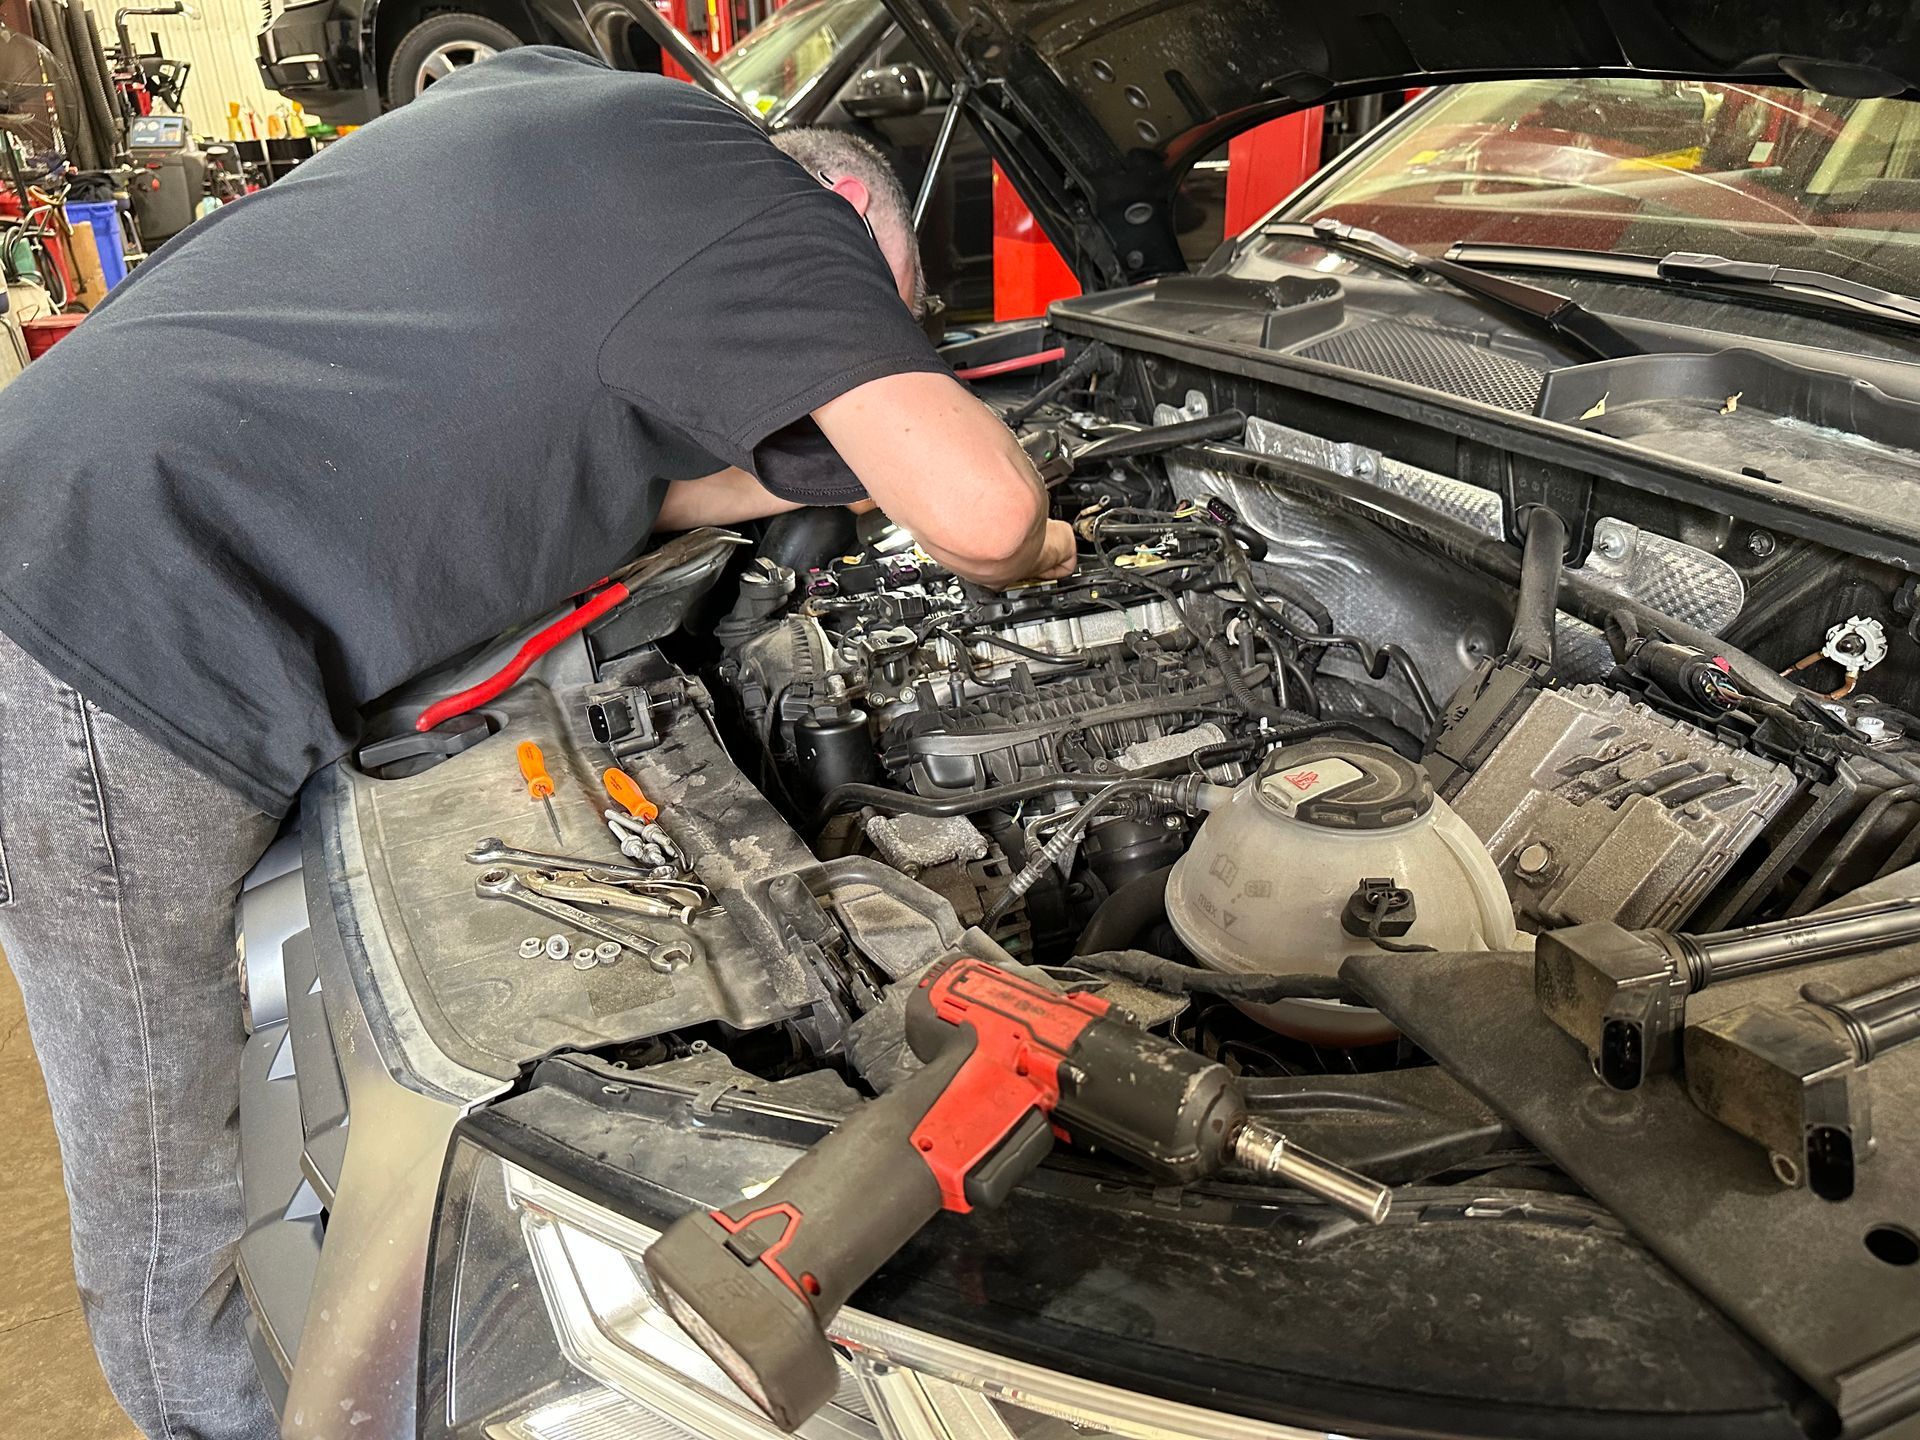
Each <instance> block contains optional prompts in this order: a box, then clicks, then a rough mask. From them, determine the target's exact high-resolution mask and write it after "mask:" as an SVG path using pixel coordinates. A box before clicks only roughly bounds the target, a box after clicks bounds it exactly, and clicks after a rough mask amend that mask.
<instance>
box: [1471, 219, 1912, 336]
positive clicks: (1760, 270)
mask: <svg viewBox="0 0 1920 1440" xmlns="http://www.w3.org/2000/svg"><path fill="white" fill-rule="evenodd" d="M1447 259H1449V260H1451V261H1453V262H1454V263H1455V264H1457V265H1468V266H1483V265H1484V266H1491V267H1493V268H1495V269H1502V268H1514V269H1537V270H1557V271H1563V272H1566V273H1569V274H1576V275H1591V276H1594V277H1596V278H1598V279H1603V280H1633V281H1639V282H1643V283H1646V284H1654V285H1670V286H1673V287H1674V288H1676V289H1690V290H1705V291H1711V292H1715V293H1718V294H1723V295H1743V294H1744V295H1753V294H1769V295H1772V296H1775V297H1777V298H1779V299H1781V300H1786V301H1793V302H1797V303H1798V304H1799V305H1800V306H1803V307H1805V308H1806V309H1808V310H1813V311H1822V312H1831V311H1836V310H1838V311H1844V312H1845V313H1847V314H1849V315H1865V316H1869V317H1871V318H1873V319H1876V320H1890V321H1894V322H1896V323H1898V324H1901V325H1920V300H1916V299H1914V298H1913V297H1912V296H1908V295H1902V294H1901V293H1900V292H1899V291H1897V290H1882V289H1881V288H1880V287H1879V286H1877V285H1868V284H1865V283H1863V282H1862V281H1859V280H1849V279H1848V278H1847V277H1846V276H1844V275H1832V274H1829V273H1828V272H1826V271H1824V270H1799V269H1795V268H1794V267H1792V266H1790V265H1775V264H1769V263H1766V262H1763V261H1758V260H1729V259H1728V258H1727V257H1726V256H1724V255H1699V254H1695V253H1693V252H1691V251H1685V250H1676V251H1675V252H1673V253H1672V254H1670V255H1664V256H1655V255H1634V254H1624V253H1619V252H1616V251H1611V250H1582V249H1576V248H1572V247H1563V246H1558V245H1513V244H1508V243H1505V242H1494V241H1466V240H1463V241H1461V242H1459V243H1458V244H1456V245H1454V246H1452V247H1451V248H1450V249H1448V251H1447Z"/></svg>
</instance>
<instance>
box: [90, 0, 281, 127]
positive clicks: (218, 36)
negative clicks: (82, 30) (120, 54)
mask: <svg viewBox="0 0 1920 1440" xmlns="http://www.w3.org/2000/svg"><path fill="white" fill-rule="evenodd" d="M134 3H140V0H134ZM187 3H188V5H189V6H190V7H191V8H192V10H193V12H194V14H193V17H192V18H191V19H189V18H188V17H186V16H184V15H130V16H128V17H127V29H128V31H129V32H130V33H131V34H132V36H133V43H134V48H136V49H138V50H148V49H151V48H152V42H151V40H150V39H149V37H150V36H151V35H152V34H153V33H154V32H155V31H158V32H159V33H160V43H161V48H162V49H163V50H164V51H165V52H166V53H167V54H168V55H171V56H173V57H174V58H176V59H180V60H188V61H191V62H192V63H193V69H192V71H191V72H189V73H188V75H187V94H186V106H185V109H186V112H187V114H188V115H189V116H190V117H191V118H192V120H193V128H194V130H195V131H196V132H197V133H198V134H201V135H211V136H213V137H214V138H215V139H225V138H226V134H227V105H228V103H229V102H231V101H234V100H238V101H239V102H240V105H241V107H242V112H241V115H242V121H241V123H242V125H243V126H244V124H245V112H246V111H247V110H249V109H251V110H253V111H255V112H257V113H258V114H259V116H260V133H261V135H262V136H265V134H266V133H267V116H268V115H269V114H271V113H272V112H274V111H276V110H278V109H280V108H281V107H282V106H284V105H285V104H286V103H287V102H286V100H285V98H284V97H282V96H280V95H277V94H275V93H274V92H273V91H271V90H269V89H267V87H266V86H264V85H262V84H261V83H260V72H259V70H258V69H257V68H255V66H254V63H253V61H254V56H255V55H256V54H258V53H259V51H258V48H257V42H256V40H255V38H254V37H255V34H256V32H257V30H258V27H259V24H260V20H261V17H262V15H263V13H264V7H263V6H262V3H261V0H187ZM93 11H94V15H95V17H96V18H97V19H99V20H100V21H101V22H102V26H103V29H105V28H107V27H110V26H111V25H112V23H113V5H111V4H104V3H102V0H94V4H93ZM243 133H244V132H243Z"/></svg>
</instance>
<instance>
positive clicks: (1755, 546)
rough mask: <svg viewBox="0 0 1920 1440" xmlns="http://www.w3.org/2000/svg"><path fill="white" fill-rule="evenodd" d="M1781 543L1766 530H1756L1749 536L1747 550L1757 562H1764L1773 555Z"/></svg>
mask: <svg viewBox="0 0 1920 1440" xmlns="http://www.w3.org/2000/svg"><path fill="white" fill-rule="evenodd" d="M1778 544H1779V542H1778V541H1776V540H1775V539H1774V538H1773V536H1772V535H1771V534H1769V533H1768V532H1767V531H1765V530H1756V531H1754V532H1753V533H1752V534H1751V535H1749V536H1747V549H1748V550H1749V551H1750V552H1752V554H1753V557H1754V558H1755V559H1756V560H1764V559H1766V558H1767V557H1768V556H1769V555H1771V554H1773V552H1774V550H1775V549H1776V548H1777V546H1778Z"/></svg>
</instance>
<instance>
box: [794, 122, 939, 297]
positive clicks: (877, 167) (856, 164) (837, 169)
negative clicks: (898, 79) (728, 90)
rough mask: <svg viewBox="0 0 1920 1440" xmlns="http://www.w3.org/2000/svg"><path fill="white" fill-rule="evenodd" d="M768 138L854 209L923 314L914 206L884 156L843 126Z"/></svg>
mask: <svg viewBox="0 0 1920 1440" xmlns="http://www.w3.org/2000/svg"><path fill="white" fill-rule="evenodd" d="M773 143H774V144H775V145H776V146H778V147H779V148H780V149H781V150H782V151H784V152H785V153H786V154H787V156H788V157H790V158H791V159H793V160H795V161H797V162H798V163H799V164H800V165H801V166H802V167H804V168H805V170H806V171H807V173H808V174H809V175H812V176H813V177H814V178H815V179H816V180H818V181H819V182H820V183H821V184H822V185H824V186H826V187H827V188H828V189H829V190H831V191H833V193H834V194H836V195H838V196H839V197H840V198H841V199H843V200H845V201H846V202H847V203H848V204H849V205H851V206H853V208H854V209H855V210H856V211H858V212H859V214H860V217H861V218H862V219H863V220H865V221H866V222H867V228H868V229H869V230H871V231H872V232H873V238H874V241H875V243H876V244H878V245H879V247H880V253H881V254H882V255H884V256H885V257H886V260H887V268H888V269H889V270H891V271H892V272H893V281H894V284H895V285H896V286H897V287H899V290H900V298H901V299H902V300H904V301H906V302H907V308H908V309H910V310H911V311H913V314H914V317H915V318H916V319H918V318H919V317H920V316H922V315H923V314H925V312H926V308H927V281H926V277H925V275H924V274H922V273H921V269H920V243H919V241H918V240H917V239H916V238H915V236H914V233H913V206H912V204H911V202H909V201H908V199H907V192H906V191H905V190H903V189H902V188H901V187H900V177H899V176H897V175H895V174H894V173H893V167H892V166H891V165H889V164H888V163H887V158H886V156H884V155H882V154H881V153H880V152H879V151H878V150H876V149H875V148H874V147H873V146H872V145H870V144H868V143H867V142H866V141H865V140H862V139H861V138H860V137H859V136H857V135H849V134H847V133H846V132H845V131H843V130H822V129H806V130H787V131H784V132H782V133H781V134H779V135H776V136H774V137H773Z"/></svg>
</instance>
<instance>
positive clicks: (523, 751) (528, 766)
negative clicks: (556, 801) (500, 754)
mask: <svg viewBox="0 0 1920 1440" xmlns="http://www.w3.org/2000/svg"><path fill="white" fill-rule="evenodd" d="M514 753H515V754H517V755H518V756H519V757H520V775H521V778H522V779H524V780H525V781H526V782H527V794H528V795H529V796H530V797H531V798H533V799H535V800H538V801H539V802H540V803H541V804H542V805H544V806H546V807H547V824H549V825H550V826H552V827H553V839H554V843H555V844H561V843H564V842H562V841H561V839H560V818H559V816H557V815H555V814H554V813H553V777H552V776H551V775H549V774H547V757H546V756H544V755H542V754H541V753H540V747H539V746H538V745H536V744H534V743H533V741H531V740H522V741H521V742H520V747H519V749H518V750H516V751H515V752H514Z"/></svg>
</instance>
